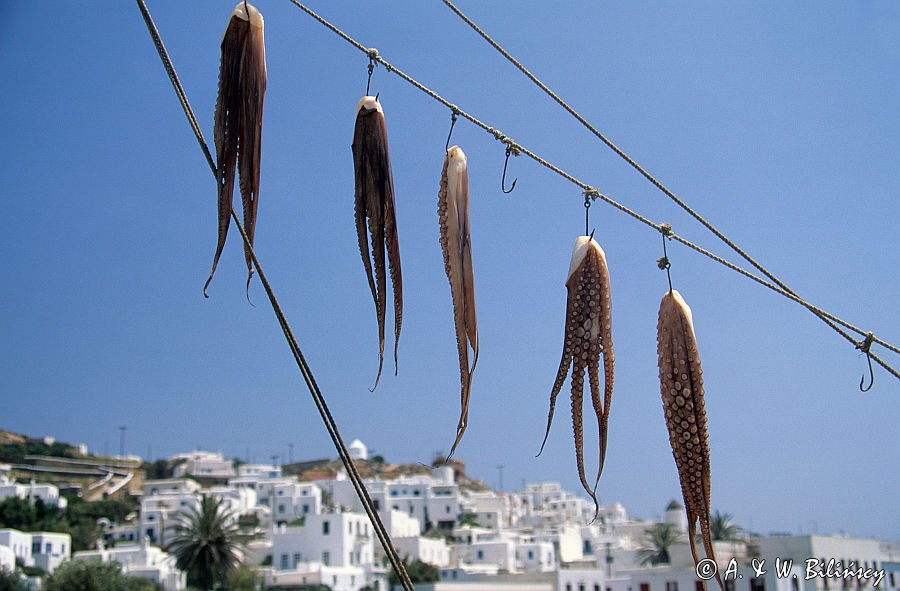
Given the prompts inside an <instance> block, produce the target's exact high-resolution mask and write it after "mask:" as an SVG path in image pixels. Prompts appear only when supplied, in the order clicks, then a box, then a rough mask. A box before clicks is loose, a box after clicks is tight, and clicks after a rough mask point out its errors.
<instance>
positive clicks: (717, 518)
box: [709, 511, 740, 540]
mask: <svg viewBox="0 0 900 591" xmlns="http://www.w3.org/2000/svg"><path fill="white" fill-rule="evenodd" d="M733 518H734V515H732V514H731V513H719V512H718V511H716V512H715V513H713V516H712V519H710V521H709V531H710V533H711V534H712V539H714V540H733V539H735V538H736V537H737V534H738V531H740V528H739V527H738V526H736V525H734V524H733V523H732V522H731V520H732V519H733Z"/></svg>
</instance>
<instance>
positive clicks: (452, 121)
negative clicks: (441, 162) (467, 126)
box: [444, 111, 456, 152]
mask: <svg viewBox="0 0 900 591" xmlns="http://www.w3.org/2000/svg"><path fill="white" fill-rule="evenodd" d="M454 125H456V111H453V113H452V114H451V116H450V133H448V134H447V143H446V144H445V145H444V152H449V151H450V136H452V135H453V126H454Z"/></svg>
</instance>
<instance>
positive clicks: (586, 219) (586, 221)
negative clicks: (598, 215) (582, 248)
mask: <svg viewBox="0 0 900 591" xmlns="http://www.w3.org/2000/svg"><path fill="white" fill-rule="evenodd" d="M590 211H591V195H590V193H587V192H585V194H584V235H585V236H587V234H588V226H590V216H589V215H588V212H590ZM593 237H594V233H593V232H591V238H593Z"/></svg>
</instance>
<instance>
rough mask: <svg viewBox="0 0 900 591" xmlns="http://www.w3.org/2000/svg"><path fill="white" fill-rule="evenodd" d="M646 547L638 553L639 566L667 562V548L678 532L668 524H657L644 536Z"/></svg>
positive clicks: (672, 542)
mask: <svg viewBox="0 0 900 591" xmlns="http://www.w3.org/2000/svg"><path fill="white" fill-rule="evenodd" d="M644 537H645V540H646V542H647V545H648V547H647V548H645V549H643V550H641V551H640V552H639V553H638V556H640V562H641V564H650V565H656V564H663V563H666V564H667V563H668V562H669V546H671V545H672V544H674V543H675V541H676V540H677V539H678V530H677V529H675V526H673V525H672V524H670V523H657V524H656V525H654V526H653V527H651V528H650V529H648V530H647V531H646V532H645V534H644Z"/></svg>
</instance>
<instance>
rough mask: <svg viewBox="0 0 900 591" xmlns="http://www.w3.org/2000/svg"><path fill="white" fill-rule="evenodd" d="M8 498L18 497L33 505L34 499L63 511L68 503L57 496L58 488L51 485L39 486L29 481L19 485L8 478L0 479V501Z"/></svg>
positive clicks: (63, 498)
mask: <svg viewBox="0 0 900 591" xmlns="http://www.w3.org/2000/svg"><path fill="white" fill-rule="evenodd" d="M8 497H18V498H20V499H28V501H29V502H30V503H31V504H34V502H35V500H36V499H40V500H41V501H43V502H44V504H46V505H52V506H54V507H59V508H60V509H65V508H66V507H67V506H68V502H67V501H66V499H65V497H61V496H59V487H57V486H56V485H53V484H40V483H35V482H34V481H31V482H30V483H28V484H20V483H17V482H14V481H10V480H9V479H8V478H6V477H5V476H4V477H0V501H2V500H3V499H6V498H8Z"/></svg>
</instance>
